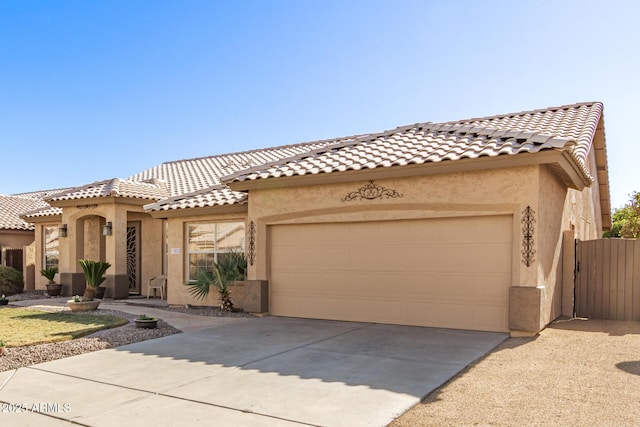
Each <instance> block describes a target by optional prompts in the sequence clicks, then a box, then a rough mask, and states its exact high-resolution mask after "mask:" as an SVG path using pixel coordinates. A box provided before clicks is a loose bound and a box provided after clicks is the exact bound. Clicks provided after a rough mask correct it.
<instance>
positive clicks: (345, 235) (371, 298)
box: [270, 216, 512, 331]
mask: <svg viewBox="0 0 640 427" xmlns="http://www.w3.org/2000/svg"><path fill="white" fill-rule="evenodd" d="M270 233H271V234H270V245H271V273H270V275H271V277H270V284H271V285H270V288H271V294H270V301H271V302H270V311H271V313H272V314H273V315H276V316H293V317H306V318H316V319H332V320H351V321H361V322H376V323H391V324H402V325H417V326H435V327H444V328H456V329H473V330H485V331H507V330H508V324H507V321H508V319H507V316H508V298H509V287H510V286H511V251H512V217H511V216H491V217H473V218H455V219H429V220H409V221H377V222H359V223H328V224H296V225H276V226H272V227H271V229H270Z"/></svg>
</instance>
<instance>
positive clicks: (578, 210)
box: [537, 152, 602, 328]
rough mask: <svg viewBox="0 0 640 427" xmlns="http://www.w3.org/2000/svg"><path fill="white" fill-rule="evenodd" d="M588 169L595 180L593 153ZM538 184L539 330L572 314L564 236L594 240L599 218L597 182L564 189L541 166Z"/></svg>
mask: <svg viewBox="0 0 640 427" xmlns="http://www.w3.org/2000/svg"><path fill="white" fill-rule="evenodd" d="M589 170H590V172H591V175H592V176H593V177H594V178H596V179H597V174H596V173H595V171H596V165H595V156H594V153H593V152H591V153H590V155H589ZM540 184H541V185H540V189H539V192H538V198H539V202H538V206H539V207H540V209H539V219H538V223H537V228H538V233H537V236H538V239H539V244H538V246H537V249H538V251H537V257H538V258H539V263H538V286H539V287H541V288H542V289H543V290H544V291H543V293H542V298H543V303H542V307H541V318H540V327H541V328H542V327H544V326H545V325H547V324H548V323H549V322H551V321H553V320H554V319H556V318H558V317H559V316H561V315H565V316H571V315H572V314H573V313H572V307H573V281H572V280H571V277H565V280H564V283H563V274H564V275H565V276H569V272H567V270H571V269H572V268H573V267H572V265H569V266H566V265H564V264H563V251H565V250H566V251H569V252H571V253H572V251H573V248H572V247H570V246H569V245H571V244H572V242H571V241H570V239H568V240H567V241H565V242H564V244H563V235H564V233H565V232H569V234H573V236H574V238H577V239H580V240H590V239H597V238H599V237H600V236H601V234H602V215H601V209H600V193H599V189H598V183H597V181H596V182H595V183H594V184H593V185H591V186H589V187H586V188H584V189H583V190H582V191H579V190H576V189H571V188H569V189H567V188H566V186H565V185H564V184H563V183H562V182H561V181H560V180H559V179H558V177H557V175H556V174H555V173H554V172H553V170H552V169H551V168H549V167H541V169H540ZM571 232H572V233H571ZM567 262H570V263H572V262H573V259H572V258H571V257H565V260H564V263H567ZM563 269H564V272H563ZM563 286H564V287H565V288H566V289H563ZM569 288H570V289H569ZM563 306H564V309H563Z"/></svg>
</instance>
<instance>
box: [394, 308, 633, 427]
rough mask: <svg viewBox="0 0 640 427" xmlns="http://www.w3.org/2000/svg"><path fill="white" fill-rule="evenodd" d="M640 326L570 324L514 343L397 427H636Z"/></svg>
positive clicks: (602, 322)
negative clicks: (568, 426) (559, 426)
mask: <svg viewBox="0 0 640 427" xmlns="http://www.w3.org/2000/svg"><path fill="white" fill-rule="evenodd" d="M639 420H640V322H618V321H611V320H583V319H572V320H566V321H557V322H554V323H553V324H551V325H549V326H548V327H547V329H545V330H544V331H542V332H541V333H540V335H539V336H538V337H536V338H511V339H509V340H507V341H505V342H504V343H503V344H502V345H500V346H499V347H498V348H496V349H495V350H494V351H493V352H492V353H490V354H489V355H488V356H487V357H485V358H484V359H482V360H481V361H479V362H477V363H476V364H474V365H473V366H471V367H470V368H468V369H467V370H465V371H464V372H462V373H460V374H459V375H458V376H456V377H455V378H454V379H452V380H451V381H450V382H449V383H448V384H446V385H444V386H443V387H441V388H440V389H438V390H436V391H434V392H433V393H431V394H430V395H428V396H427V397H426V398H425V399H424V400H423V402H422V403H419V404H418V405H416V406H415V407H413V408H412V409H410V410H409V411H407V412H406V413H405V414H403V415H402V416H401V417H399V418H398V419H396V420H395V421H394V422H392V423H391V424H390V425H389V426H391V427H403V426H471V425H473V426H478V425H481V426H489V425H499V426H520V425H616V426H636V425H638V422H639Z"/></svg>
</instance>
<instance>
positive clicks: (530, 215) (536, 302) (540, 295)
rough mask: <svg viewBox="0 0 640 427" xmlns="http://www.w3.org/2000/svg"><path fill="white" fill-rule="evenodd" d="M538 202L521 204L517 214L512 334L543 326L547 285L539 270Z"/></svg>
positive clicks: (529, 332) (535, 330)
mask: <svg viewBox="0 0 640 427" xmlns="http://www.w3.org/2000/svg"><path fill="white" fill-rule="evenodd" d="M538 221H539V213H538V205H536V204H533V203H532V204H528V205H524V206H522V209H521V210H520V215H516V216H514V241H515V242H516V245H514V246H516V247H517V248H518V251H517V258H516V259H517V260H518V263H517V267H515V266H514V268H518V274H517V277H519V283H517V284H514V286H512V287H511V288H510V289H509V329H510V330H511V335H512V336H531V335H535V334H536V333H538V332H539V331H540V330H542V328H543V327H544V324H543V313H542V310H543V301H544V300H545V288H544V286H539V283H542V281H540V278H539V274H540V268H539V263H540V257H541V253H540V237H539V232H538Z"/></svg>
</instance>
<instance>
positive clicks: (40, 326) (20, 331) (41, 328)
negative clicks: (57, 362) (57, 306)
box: [0, 307, 129, 347]
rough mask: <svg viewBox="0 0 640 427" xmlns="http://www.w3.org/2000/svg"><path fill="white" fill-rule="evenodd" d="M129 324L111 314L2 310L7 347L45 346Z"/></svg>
mask: <svg viewBox="0 0 640 427" xmlns="http://www.w3.org/2000/svg"><path fill="white" fill-rule="evenodd" d="M127 323H129V321H128V320H127V319H125V318H122V317H117V316H111V315H104V316H103V315H98V314H85V313H82V314H71V313H69V312H59V313H47V312H44V311H36V310H28V309H25V308H9V307H3V308H0V339H3V340H4V341H5V342H6V345H7V347H20V346H23V345H34V344H44V343H51V342H59V341H66V340H70V339H73V338H79V337H82V336H85V335H88V334H90V333H92V332H96V331H99V330H101V329H108V328H115V327H117V326H122V325H126V324H127Z"/></svg>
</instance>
